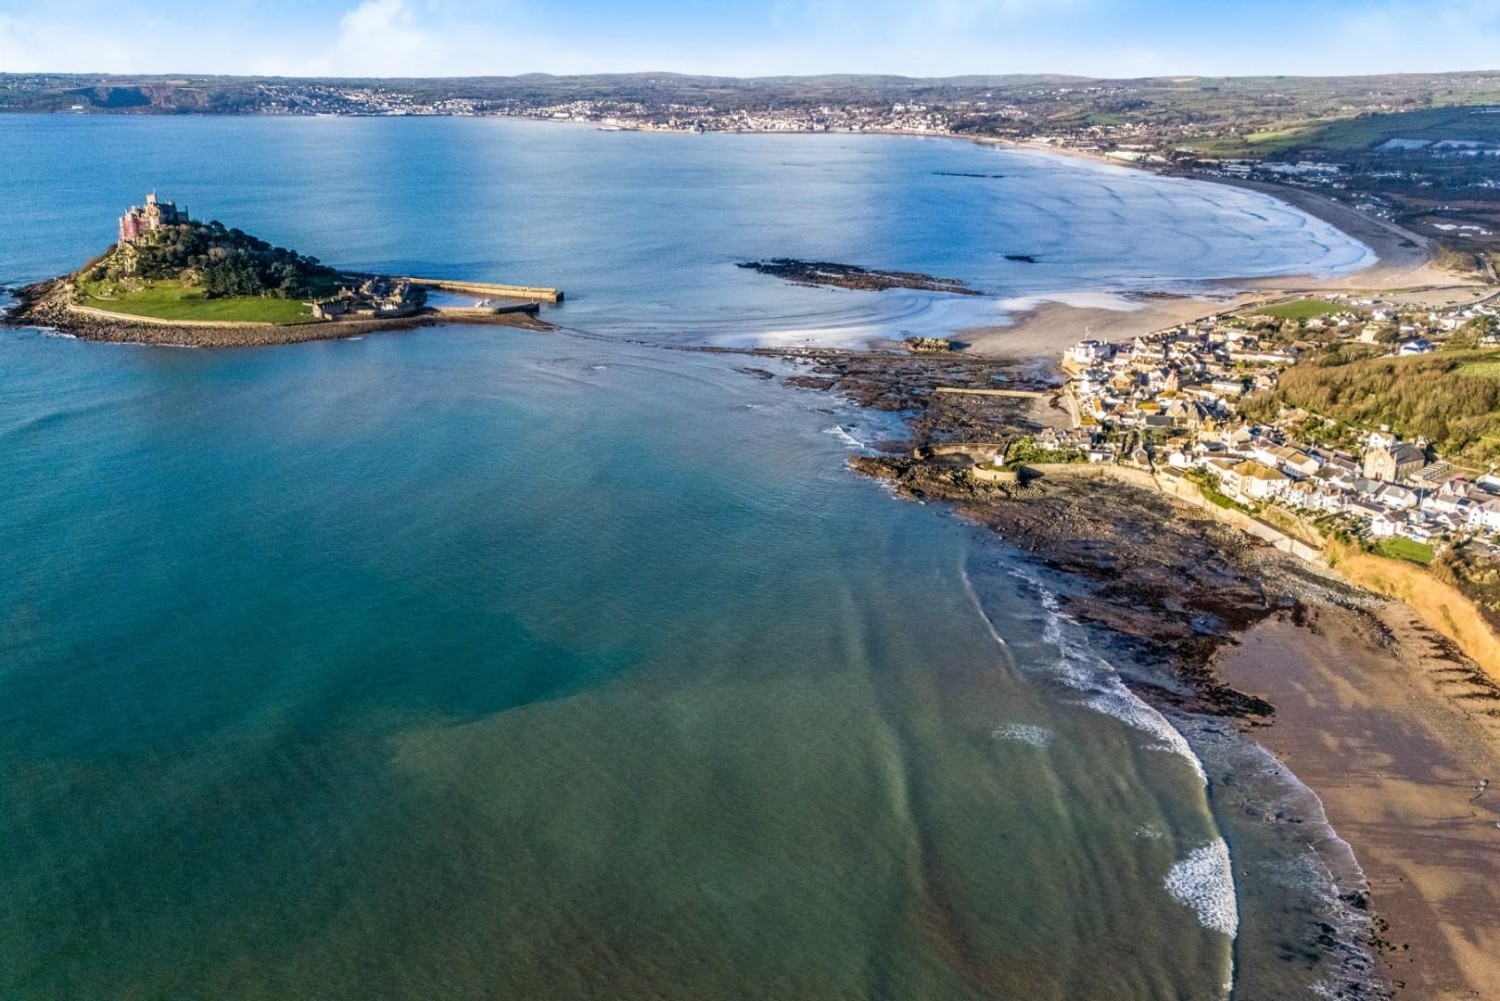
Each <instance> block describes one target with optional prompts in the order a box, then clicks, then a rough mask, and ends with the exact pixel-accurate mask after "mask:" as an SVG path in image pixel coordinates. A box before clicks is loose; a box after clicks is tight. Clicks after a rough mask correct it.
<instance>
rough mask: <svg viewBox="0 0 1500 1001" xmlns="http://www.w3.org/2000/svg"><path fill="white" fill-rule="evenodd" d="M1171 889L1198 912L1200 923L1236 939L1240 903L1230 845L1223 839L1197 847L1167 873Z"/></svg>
mask: <svg viewBox="0 0 1500 1001" xmlns="http://www.w3.org/2000/svg"><path fill="white" fill-rule="evenodd" d="M1166 887H1167V892H1168V893H1170V894H1171V895H1172V896H1173V897H1174V898H1175V899H1176V900H1178V901H1179V902H1180V903H1183V904H1186V905H1187V906H1188V907H1191V908H1192V909H1193V910H1194V911H1196V912H1197V913H1198V922H1199V923H1200V924H1201V925H1203V927H1205V928H1207V929H1209V930H1210V931H1216V932H1220V933H1222V934H1224V935H1228V936H1229V937H1230V938H1234V936H1235V933H1236V932H1238V931H1239V927H1240V911H1239V905H1238V903H1237V902H1236V901H1235V897H1234V874H1233V872H1232V871H1231V869H1230V866H1229V846H1228V845H1226V844H1225V843H1224V840H1223V839H1222V838H1215V839H1214V840H1213V841H1210V842H1209V843H1208V844H1206V845H1201V846H1199V847H1197V848H1194V849H1193V850H1192V851H1191V852H1189V853H1188V856H1187V858H1185V859H1182V860H1180V861H1178V862H1177V863H1176V864H1175V865H1173V866H1172V868H1171V869H1170V870H1169V871H1168V872H1167V878H1166Z"/></svg>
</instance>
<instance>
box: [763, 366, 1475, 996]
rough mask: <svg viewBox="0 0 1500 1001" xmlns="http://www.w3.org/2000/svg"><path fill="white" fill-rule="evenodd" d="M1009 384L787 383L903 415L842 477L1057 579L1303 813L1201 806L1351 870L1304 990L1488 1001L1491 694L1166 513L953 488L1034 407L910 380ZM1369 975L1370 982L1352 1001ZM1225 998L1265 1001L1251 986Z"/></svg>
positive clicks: (1236, 778)
mask: <svg viewBox="0 0 1500 1001" xmlns="http://www.w3.org/2000/svg"><path fill="white" fill-rule="evenodd" d="M958 357H959V358H961V357H962V356H958ZM1007 365H1008V366H1011V371H1012V373H1013V374H1018V373H1019V372H1020V371H1021V365H1022V362H1021V361H1020V360H1019V359H992V358H984V357H969V358H967V359H966V360H965V361H963V362H961V363H960V364H958V365H954V364H952V363H951V361H950V362H949V363H947V364H946V367H945V364H944V363H943V362H941V361H935V360H933V359H924V358H920V357H909V358H905V359H899V358H896V357H894V356H892V357H888V358H886V359H884V360H881V359H878V358H874V357H871V356H857V355H849V356H844V357H841V358H826V359H823V360H822V361H821V362H819V363H817V366H816V367H815V368H814V369H813V370H812V371H813V372H814V373H817V374H816V375H798V376H793V377H792V378H791V379H789V380H788V381H789V383H790V384H791V385H794V386H800V387H803V388H807V389H812V390H824V391H835V392H839V393H841V394H842V395H844V396H846V397H848V398H851V399H852V400H853V401H854V402H855V403H857V404H860V405H862V406H867V407H874V408H876V409H880V410H888V411H902V410H908V411H909V412H912V413H913V414H914V416H913V417H912V418H911V419H910V420H909V421H908V431H909V433H910V435H911V438H912V440H911V442H910V443H909V447H911V448H913V450H912V451H907V452H898V451H895V450H894V449H893V448H891V449H882V450H881V453H882V454H874V455H863V456H855V457H853V458H851V460H850V465H851V466H852V467H853V468H854V469H855V471H856V472H859V473H861V474H863V475H870V476H875V477H878V478H882V479H885V480H887V481H889V482H890V485H891V487H892V488H893V493H895V494H896V495H897V496H898V497H901V498H904V499H908V500H917V501H920V502H927V501H942V502H944V503H945V506H947V505H951V509H952V510H953V511H954V513H955V514H957V515H958V516H960V517H963V518H965V519H966V520H968V521H971V522H973V523H974V524H976V525H977V526H979V527H980V528H982V529H984V530H985V531H986V532H993V533H994V534H995V535H997V536H998V537H999V538H1000V539H1001V540H1002V542H1004V543H1005V544H1006V545H1007V546H1008V547H1010V548H1012V549H1014V550H1015V551H1016V552H1017V553H1018V555H1020V556H1021V557H1023V558H1025V559H1027V560H1028V561H1031V562H1034V563H1035V564H1036V565H1038V566H1039V567H1040V568H1044V569H1045V570H1047V571H1048V572H1049V573H1051V574H1054V575H1056V577H1055V579H1058V580H1060V581H1061V582H1063V583H1064V584H1065V585H1066V586H1065V588H1064V589H1063V590H1062V591H1061V592H1060V599H1061V600H1062V602H1063V609H1064V611H1065V612H1066V613H1067V614H1068V615H1069V616H1071V617H1072V618H1073V619H1075V620H1076V621H1078V622H1081V623H1084V624H1086V625H1087V626H1088V627H1090V628H1091V629H1094V630H1098V631H1099V633H1100V635H1101V638H1102V641H1103V642H1106V643H1108V644H1110V645H1113V644H1116V643H1118V644H1121V648H1122V649H1123V650H1124V651H1125V652H1126V655H1125V658H1124V659H1123V660H1121V661H1120V662H1119V668H1120V670H1121V672H1122V676H1123V677H1124V680H1125V681H1126V684H1127V685H1128V686H1129V687H1130V688H1131V690H1132V691H1134V692H1135V693H1136V694H1137V695H1139V696H1140V697H1142V698H1144V699H1145V700H1146V701H1147V702H1148V703H1150V704H1151V705H1152V706H1153V707H1155V708H1156V709H1158V710H1159V711H1162V712H1166V713H1169V714H1171V715H1173V717H1174V719H1183V720H1186V721H1187V722H1188V724H1189V725H1190V727H1192V728H1199V727H1209V728H1219V729H1220V730H1222V729H1223V728H1224V727H1226V726H1227V727H1229V728H1230V729H1231V730H1232V731H1233V732H1235V733H1237V734H1238V735H1239V737H1240V738H1242V739H1244V740H1247V741H1252V742H1253V743H1254V745H1255V746H1258V747H1259V748H1261V749H1262V750H1263V751H1264V752H1265V753H1266V754H1269V755H1271V756H1273V757H1274V758H1275V759H1276V761H1278V762H1279V763H1280V764H1281V765H1282V766H1283V767H1285V768H1286V769H1287V771H1288V772H1290V774H1291V776H1293V777H1294V778H1295V781H1296V782H1297V783H1298V784H1299V785H1300V786H1301V787H1302V788H1304V789H1305V790H1307V794H1308V795H1309V796H1310V797H1312V798H1313V799H1315V800H1316V801H1317V806H1316V809H1314V810H1311V811H1296V810H1293V811H1290V812H1289V813H1288V814H1287V815H1286V816H1283V813H1282V807H1281V806H1280V805H1278V804H1276V803H1274V802H1269V801H1261V800H1258V799H1256V798H1255V796H1254V795H1253V794H1248V793H1247V789H1245V788H1242V783H1241V781H1240V780H1241V779H1242V778H1243V777H1244V776H1242V775H1241V774H1240V772H1238V771H1237V770H1236V769H1235V768H1234V767H1232V766H1231V767H1230V768H1229V770H1228V771H1225V772H1222V777H1223V780H1224V781H1223V784H1222V785H1216V786H1215V787H1214V789H1216V790H1217V797H1218V798H1216V799H1215V800H1214V801H1215V803H1216V806H1215V812H1216V816H1219V817H1221V829H1223V830H1224V833H1225V836H1226V838H1229V839H1230V841H1231V853H1232V854H1233V851H1234V848H1233V846H1234V844H1235V842H1234V837H1235V834H1236V833H1238V834H1239V835H1241V836H1244V837H1248V838H1249V839H1250V840H1251V841H1252V842H1254V843H1257V844H1263V843H1264V842H1265V840H1266V839H1268V838H1269V839H1273V840H1274V839H1278V838H1279V839H1282V843H1284V844H1299V843H1305V844H1306V845H1307V846H1311V844H1312V843H1311V842H1303V841H1301V840H1299V839H1301V838H1302V837H1303V835H1299V834H1298V831H1299V830H1300V829H1299V828H1298V827H1297V826H1296V825H1298V824H1303V823H1308V824H1310V825H1316V824H1317V823H1319V818H1320V817H1323V818H1326V822H1327V824H1328V825H1329V826H1330V828H1331V830H1332V833H1333V837H1334V838H1335V839H1337V840H1338V841H1341V842H1343V843H1345V844H1347V846H1348V848H1349V850H1350V851H1352V853H1353V856H1354V859H1355V860H1356V866H1357V869H1356V870H1355V871H1354V872H1353V874H1351V873H1348V872H1346V873H1343V874H1342V876H1343V880H1342V881H1337V880H1338V875H1339V874H1336V873H1335V874H1330V877H1331V878H1334V879H1335V880H1336V882H1335V886H1336V887H1337V892H1338V894H1339V896H1340V897H1341V898H1342V899H1343V901H1344V903H1345V904H1346V905H1347V909H1346V911H1345V913H1344V916H1345V917H1346V918H1347V919H1348V921H1349V922H1351V923H1352V927H1353V928H1354V929H1355V931H1354V932H1353V933H1352V937H1348V938H1342V939H1340V938H1339V937H1338V936H1333V938H1332V939H1331V940H1330V941H1329V942H1328V943H1324V944H1321V945H1318V946H1316V947H1313V948H1314V952H1315V953H1316V954H1317V955H1319V956H1321V957H1323V958H1322V959H1321V960H1320V964H1321V966H1320V970H1321V974H1320V975H1325V976H1331V977H1333V978H1335V979H1336V980H1338V981H1339V983H1340V984H1341V985H1342V987H1341V990H1340V991H1339V992H1338V993H1336V994H1335V995H1334V996H1340V997H1350V998H1353V997H1367V996H1384V994H1383V993H1382V992H1383V991H1384V990H1385V987H1386V986H1387V985H1388V986H1389V987H1390V988H1391V989H1392V990H1393V991H1395V993H1396V994H1397V995H1398V996H1410V997H1418V998H1442V999H1447V998H1455V999H1456V998H1460V997H1463V998H1467V997H1473V996H1491V995H1494V994H1496V993H1497V992H1500V852H1497V851H1496V849H1497V848H1500V826H1497V825H1500V789H1497V790H1496V791H1494V792H1493V793H1490V794H1487V797H1486V798H1488V797H1489V796H1492V797H1493V802H1489V803H1486V802H1485V798H1482V799H1481V800H1480V801H1479V803H1477V804H1473V805H1472V807H1473V809H1474V815H1473V816H1470V815H1469V809H1470V806H1471V805H1470V804H1468V803H1467V798H1468V797H1469V796H1470V795H1472V793H1473V791H1474V783H1475V782H1477V781H1478V780H1479V779H1482V778H1490V779H1500V685H1497V684H1496V683H1495V681H1494V680H1493V679H1492V678H1490V677H1489V676H1487V675H1486V674H1485V673H1484V672H1483V670H1482V669H1481V668H1480V667H1479V666H1478V665H1476V664H1474V663H1473V662H1472V661H1470V660H1468V658H1466V657H1464V656H1463V655H1462V654H1461V653H1459V652H1458V651H1457V650H1456V649H1455V648H1454V647H1453V646H1452V645H1451V644H1450V643H1449V642H1448V641H1447V640H1445V639H1444V638H1443V637H1441V636H1440V635H1438V634H1437V633H1436V632H1434V631H1433V629H1432V628H1431V627H1430V626H1428V625H1426V624H1425V623H1423V622H1422V621H1421V620H1420V619H1419V618H1418V616H1417V613H1416V611H1415V610H1413V609H1412V608H1410V607H1409V606H1407V605H1405V604H1402V603H1400V602H1398V601H1396V600H1393V599H1390V598H1386V597H1382V596H1379V595H1377V594H1375V593H1373V592H1371V591H1369V590H1367V589H1364V588H1361V587H1359V586H1357V585H1354V584H1350V583H1349V582H1348V581H1347V580H1346V579H1345V578H1344V577H1343V575H1342V574H1340V573H1339V572H1338V571H1337V570H1335V569H1332V568H1330V567H1328V566H1326V565H1325V564H1323V563H1321V562H1320V563H1308V562H1305V561H1304V560H1303V559H1299V558H1297V557H1294V556H1290V555H1287V554H1284V553H1278V552H1276V551H1275V549H1273V548H1272V547H1271V546H1270V545H1269V544H1267V543H1264V542H1261V541H1258V540H1255V539H1253V538H1251V537H1250V536H1249V535H1248V534H1246V533H1244V532H1242V531H1241V530H1240V529H1238V528H1235V527H1231V526H1229V525H1226V524H1223V523H1222V522H1221V521H1219V520H1218V519H1216V518H1214V517H1213V515H1212V513H1210V512H1206V511H1199V510H1197V509H1195V508H1192V507H1190V506H1187V505H1185V504H1184V503H1183V502H1182V501H1180V500H1177V499H1175V498H1171V497H1168V496H1167V495H1165V494H1161V493H1159V492H1156V491H1146V490H1143V489H1140V488H1136V487H1132V486H1130V485H1128V484H1125V483H1120V482H1114V481H1113V480H1110V481H1108V482H1106V481H1104V480H1102V479H1101V478H1099V477H1043V479H1041V480H1039V481H1036V482H1035V483H1033V484H1031V485H1029V486H1026V487H1018V486H1012V485H1010V484H1008V483H1005V482H1003V481H1002V482H1001V483H1000V484H998V485H994V484H990V483H987V482H984V481H981V480H977V479H975V478H973V477H970V476H968V475H966V474H965V470H967V469H968V468H969V462H968V461H966V459H967V454H966V452H965V449H966V448H968V446H962V445H956V446H948V447H947V448H942V447H940V446H941V445H942V444H943V443H944V442H951V441H960V442H962V441H969V442H983V441H991V442H993V441H997V440H1000V438H999V437H996V436H997V435H998V436H1001V437H1003V436H1004V435H1005V434H1006V433H1007V430H1006V429H1007V428H1015V427H1020V426H1024V425H1025V424H1026V423H1027V422H1036V421H1037V420H1038V419H1039V418H1040V417H1041V416H1042V415H1039V414H1037V413H1035V412H1028V411H1027V407H1028V406H1036V405H1037V404H1036V403H1033V401H1026V402H1025V403H1024V404H1023V403H1021V402H1019V401H1009V402H1007V401H1004V400H996V399H995V398H992V397H985V396H974V395H968V396H965V395H962V394H939V396H938V399H940V400H941V402H940V403H937V402H935V403H922V402H919V401H921V400H923V399H924V398H926V397H928V396H929V391H928V389H927V388H926V386H925V382H927V381H929V380H932V379H938V380H941V381H942V382H943V383H945V384H950V385H951V384H953V383H954V381H955V380H958V381H959V382H962V381H963V379H964V378H968V379H969V380H970V381H972V382H973V383H974V384H976V385H980V384H988V383H989V382H990V381H991V380H992V379H993V373H994V371H996V370H997V368H999V367H1004V366H1007ZM960 369H963V370H964V371H965V372H966V373H967V375H966V376H965V375H960V374H958V372H959V370H960ZM939 373H940V374H939ZM1017 384H1019V383H1017ZM1043 405H1044V404H1043ZM1007 408H1009V409H1007ZM986 432H988V434H986ZM991 447H993V446H991ZM980 451H983V450H982V449H980ZM1460 794H1462V795H1460ZM1247 795H1248V798H1247ZM1460 806H1462V807H1463V809H1462V810H1460ZM1480 807H1483V809H1480ZM1247 811H1248V812H1247ZM1263 815H1264V821H1262V820H1261V819H1260V818H1261V817H1262V816H1263ZM1312 833H1313V827H1312V826H1309V827H1308V828H1307V829H1306V832H1305V834H1306V835H1307V836H1311V834H1312ZM1245 885H1246V887H1250V888H1252V889H1250V890H1249V891H1248V892H1246V891H1244V890H1242V891H1240V895H1241V897H1242V898H1244V899H1247V900H1249V899H1251V898H1255V906H1258V907H1259V908H1260V909H1261V911H1260V913H1261V915H1262V921H1263V923H1262V930H1264V929H1265V928H1266V927H1267V925H1268V924H1269V926H1271V927H1274V928H1276V929H1277V934H1281V929H1280V925H1279V924H1278V923H1277V922H1278V921H1281V920H1284V921H1287V922H1291V923H1290V924H1288V925H1287V928H1288V930H1287V932H1286V934H1287V935H1293V934H1294V932H1293V931H1292V930H1290V929H1294V928H1295V929H1298V931H1296V932H1295V934H1297V935H1302V934H1305V933H1306V925H1305V921H1306V920H1307V918H1306V915H1305V914H1302V913H1301V912H1298V914H1297V916H1296V917H1293V915H1292V913H1291V912H1287V913H1286V914H1285V916H1284V918H1282V919H1278V918H1277V917H1276V908H1275V904H1274V902H1272V903H1271V904H1268V903H1267V901H1266V899H1265V894H1266V892H1267V891H1266V889H1265V887H1264V886H1263V884H1262V882H1261V881H1260V880H1259V879H1254V880H1252V882H1250V883H1247V884H1245ZM1324 920H1325V921H1328V923H1329V924H1330V925H1331V926H1338V925H1339V922H1338V921H1335V920H1331V919H1327V918H1325V919H1324ZM1361 928H1362V929H1363V931H1359V929H1361ZM1313 937H1315V938H1316V937H1317V936H1316V935H1314V936H1313ZM1319 941H1320V942H1321V939H1320V940H1319ZM1243 947H1244V948H1245V949H1247V950H1254V951H1255V955H1254V957H1253V962H1252V963H1251V965H1250V966H1248V967H1246V969H1247V971H1248V970H1249V969H1251V968H1253V969H1255V970H1256V972H1257V973H1258V974H1265V973H1266V972H1268V971H1269V972H1270V973H1272V974H1276V973H1277V972H1278V971H1283V972H1284V971H1285V970H1287V969H1288V968H1287V967H1285V966H1284V965H1283V963H1284V962H1285V961H1286V960H1285V957H1282V958H1280V959H1278V958H1276V957H1274V956H1270V955H1267V954H1266V946H1265V943H1264V942H1262V941H1259V940H1256V941H1253V942H1251V941H1246V942H1245V943H1244V944H1243ZM1361 956H1363V957H1365V958H1363V959H1361V958H1360V957H1361ZM1248 958H1250V957H1248V956H1247V959H1248ZM1371 962H1373V963H1374V973H1375V975H1376V976H1377V977H1378V978H1379V981H1378V982H1375V983H1373V984H1370V985H1368V987H1367V988H1365V987H1360V986H1359V985H1360V984H1361V983H1363V982H1364V980H1365V978H1367V976H1368V973H1369V970H1370V964H1371ZM1247 975H1251V976H1253V975H1255V974H1249V973H1248V972H1247ZM1242 989H1243V990H1244V991H1245V993H1244V995H1243V996H1245V997H1251V996H1254V997H1260V996H1266V993H1267V992H1266V988H1264V987H1263V986H1260V985H1259V981H1256V982H1248V981H1247V982H1246V983H1245V984H1244V985H1243V987H1242ZM1369 991H1373V992H1374V993H1373V994H1371V993H1369ZM1474 992H1478V993H1477V994H1476V993H1474ZM1236 996H1241V995H1240V994H1238V993H1237V994H1236ZM1272 996H1274V992H1273V993H1272Z"/></svg>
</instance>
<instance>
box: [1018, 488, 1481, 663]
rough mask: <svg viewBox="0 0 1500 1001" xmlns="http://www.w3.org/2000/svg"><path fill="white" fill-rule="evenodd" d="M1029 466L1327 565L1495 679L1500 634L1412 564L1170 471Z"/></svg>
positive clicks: (1448, 587) (1468, 603) (1464, 599)
mask: <svg viewBox="0 0 1500 1001" xmlns="http://www.w3.org/2000/svg"><path fill="white" fill-rule="evenodd" d="M1028 468H1030V469H1032V470H1035V471H1036V472H1038V473H1041V474H1042V475H1043V476H1047V477H1051V478H1054V479H1067V478H1077V479H1083V478H1090V477H1092V478H1101V479H1111V480H1115V481H1116V482H1119V483H1125V484H1128V485H1130V486H1133V487H1139V488H1141V489H1143V490H1156V491H1159V492H1161V493H1165V494H1168V495H1170V496H1172V497H1175V498H1176V499H1178V500H1181V501H1183V502H1184V503H1187V504H1191V505H1193V506H1194V507H1196V508H1199V509H1201V510H1202V511H1203V512H1204V513H1206V514H1208V515H1209V516H1210V517H1212V518H1213V519H1214V520H1216V521H1219V522H1222V523H1224V524H1226V525H1231V526H1233V527H1234V528H1238V529H1239V530H1241V531H1243V532H1247V533H1249V534H1250V535H1253V536H1255V537H1256V538H1258V539H1261V540H1263V541H1265V542H1268V543H1270V544H1271V545H1272V546H1274V547H1275V548H1276V549H1279V550H1281V551H1282V552H1284V553H1289V554H1291V555H1293V556H1296V557H1298V558H1299V559H1303V560H1306V561H1308V562H1310V563H1319V564H1322V565H1324V566H1327V567H1330V568H1332V569H1334V570H1336V571H1337V572H1338V574H1339V575H1340V576H1341V577H1343V578H1344V579H1345V580H1346V581H1348V582H1349V583H1351V584H1353V585H1355V586H1357V587H1362V588H1365V589H1367V590H1370V591H1374V592H1375V593H1376V594H1381V595H1384V596H1386V597H1388V598H1394V599H1396V600H1397V601H1400V602H1403V603H1404V604H1406V605H1408V606H1410V607H1411V609H1412V610H1413V611H1415V612H1416V613H1417V615H1418V616H1420V617H1421V619H1422V621H1423V622H1424V623H1426V625H1427V626H1428V627H1429V628H1431V629H1432V630H1434V631H1435V632H1437V633H1439V634H1440V635H1442V636H1444V637H1446V638H1447V639H1449V640H1451V641H1452V642H1453V644H1454V645H1455V646H1457V647H1458V648H1459V650H1461V651H1462V652H1463V653H1464V655H1465V656H1467V657H1468V658H1469V659H1470V660H1472V661H1474V663H1476V664H1478V665H1479V666H1480V668H1481V669H1483V670H1484V672H1485V673H1486V674H1488V675H1489V676H1490V677H1491V678H1493V679H1495V680H1496V681H1500V634H1497V633H1496V632H1495V630H1494V628H1493V627H1491V625H1490V623H1489V620H1488V619H1487V618H1486V617H1485V615H1484V614H1483V612H1481V611H1480V609H1479V607H1478V606H1477V605H1476V604H1475V603H1474V602H1473V600H1471V599H1470V598H1469V597H1468V596H1466V595H1465V594H1464V593H1463V592H1462V591H1460V590H1459V589H1458V588H1456V587H1454V586H1453V585H1452V584H1448V583H1446V582H1445V581H1441V580H1439V579H1438V578H1436V577H1435V576H1433V575H1432V574H1431V573H1429V572H1428V571H1427V570H1426V569H1424V568H1422V567H1420V566H1417V565H1416V564H1414V563H1408V562H1406V561H1405V560H1396V559H1390V558H1388V557H1385V556H1376V555H1374V554H1372V553H1367V552H1365V551H1364V550H1363V549H1361V548H1360V547H1359V546H1357V545H1355V544H1352V543H1345V542H1339V541H1337V540H1329V541H1328V542H1327V543H1326V544H1325V545H1324V546H1322V547H1318V546H1313V545H1309V544H1308V543H1306V542H1304V541H1302V540H1301V539H1297V538H1293V537H1292V536H1290V535H1288V534H1287V533H1286V532H1283V531H1281V530H1280V529H1278V528H1275V527H1273V526H1271V525H1268V524H1266V523H1265V522H1263V521H1261V520H1260V519H1258V518H1255V517H1252V516H1251V515H1248V514H1246V513H1245V512H1243V511H1237V510H1234V509H1232V508H1225V507H1220V506H1219V505H1217V504H1215V503H1213V502H1212V501H1211V500H1209V499H1208V498H1207V497H1205V496H1204V495H1203V492H1202V491H1201V490H1199V489H1198V485H1197V484H1196V483H1193V482H1192V481H1191V480H1188V479H1185V478H1183V477H1181V476H1176V475H1173V474H1164V473H1152V472H1150V471H1149V470H1145V469H1138V468H1133V467H1130V466H1116V465H1110V464H1105V463H1094V464H1082V463H1079V464H1038V465H1032V466H1029V467H1028Z"/></svg>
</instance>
